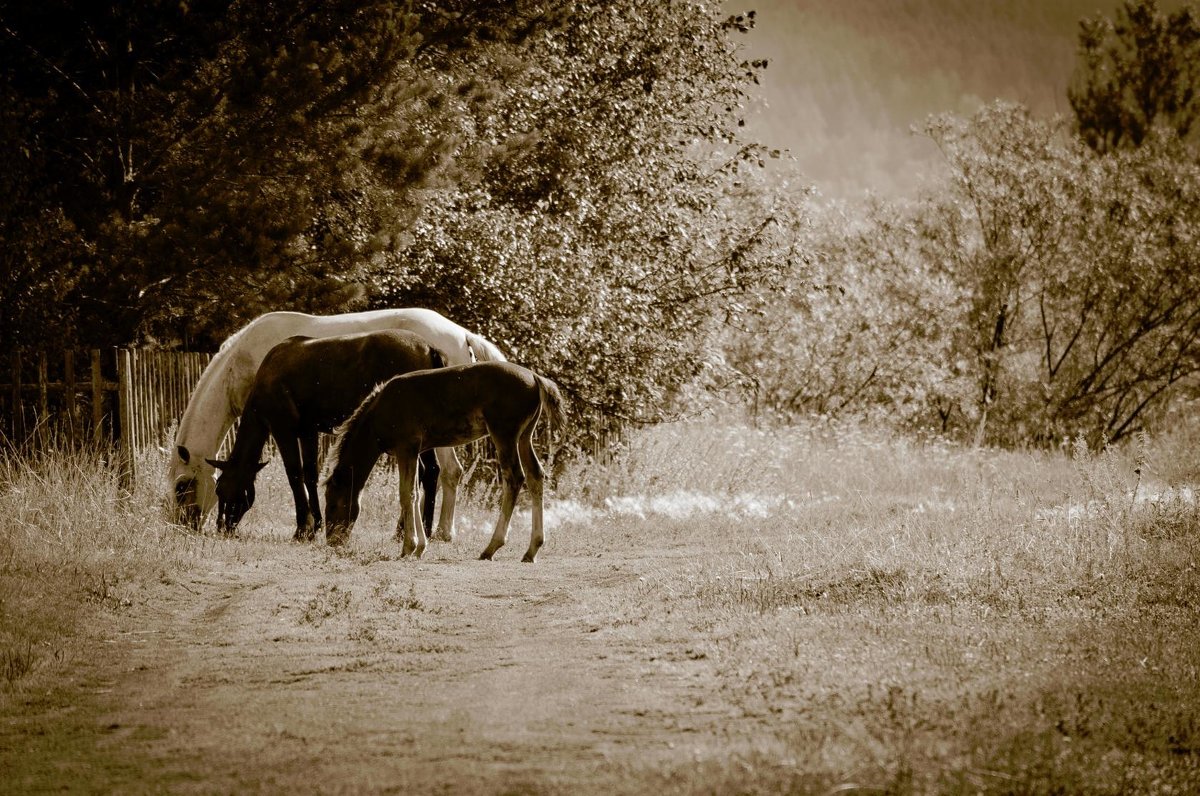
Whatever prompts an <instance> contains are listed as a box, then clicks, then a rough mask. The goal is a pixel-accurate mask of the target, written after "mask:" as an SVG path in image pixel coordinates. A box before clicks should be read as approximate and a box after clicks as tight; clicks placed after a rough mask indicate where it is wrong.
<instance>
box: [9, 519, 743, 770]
mask: <svg viewBox="0 0 1200 796" xmlns="http://www.w3.org/2000/svg"><path fill="white" fill-rule="evenodd" d="M525 541H526V540H525V538H524V537H523V536H522V533H521V532H520V531H517V532H516V533H515V535H514V537H513V538H510V542H509V546H508V547H506V548H505V549H504V550H503V551H502V552H501V554H500V555H499V556H498V560H497V561H495V562H480V561H477V560H475V556H476V555H477V554H478V550H476V549H475V547H476V544H475V540H471V539H468V540H461V539H460V540H459V541H456V542H455V543H453V544H442V543H438V544H435V545H433V546H432V547H431V548H430V550H429V552H428V553H427V554H426V558H425V559H424V560H423V561H420V562H415V561H411V560H398V559H396V558H395V556H397V555H398V553H399V547H398V545H395V544H393V543H390V542H388V541H386V540H383V541H380V542H378V543H377V544H376V543H371V544H367V545H363V544H356V545H354V546H352V548H351V549H350V550H349V552H348V553H343V554H336V555H335V554H333V553H332V552H330V551H329V550H328V549H327V548H324V547H322V546H302V545H296V544H292V543H290V542H285V541H280V540H270V541H259V542H239V541H231V542H224V541H221V542H215V543H213V545H214V548H213V549H212V550H211V551H209V552H208V553H206V555H205V556H204V557H203V559H202V560H201V561H200V562H199V563H197V564H196V566H195V567H194V568H193V569H192V570H191V571H189V572H187V573H186V574H183V575H178V576H175V575H167V576H164V578H163V582H162V583H161V584H156V585H155V586H154V587H153V588H151V589H149V590H137V591H131V590H126V591H122V590H121V589H120V588H117V589H116V590H114V593H113V595H111V597H110V602H114V603H115V604H117V605H118V608H117V609H116V610H105V611H102V612H101V616H100V618H99V619H98V620H97V624H96V626H94V627H92V628H90V629H89V631H88V633H87V634H86V636H85V637H84V638H83V639H81V640H80V642H79V644H78V645H76V646H75V647H73V648H72V650H71V651H70V652H69V653H68V656H69V658H70V659H69V660H68V661H67V662H66V664H65V665H64V669H65V671H66V672H67V674H68V676H67V677H66V679H65V682H64V683H63V684H62V685H61V686H59V687H56V688H55V689H54V690H51V691H49V692H42V693H31V694H27V695H26V697H25V700H24V704H23V705H22V706H20V708H19V710H18V711H17V714H18V715H15V716H11V717H8V718H6V719H5V721H4V726H3V730H0V742H2V743H0V745H2V746H3V747H6V749H5V751H4V754H3V758H2V759H4V760H7V762H8V765H9V767H10V770H9V772H8V773H7V774H4V777H3V778H4V779H7V780H8V782H9V784H10V786H12V787H13V788H14V789H15V790H18V791H20V792H38V791H60V790H66V791H69V792H70V791H78V792H89V791H93V792H112V791H120V792H142V791H146V792H148V791H163V790H171V791H175V792H222V793H233V792H239V793H240V792H406V793H428V792H434V793H437V792H445V793H475V792H478V793H558V792H561V793H611V792H622V791H625V792H643V791H644V790H645V789H646V788H647V787H648V786H649V785H651V784H652V783H655V782H658V783H660V784H667V783H669V781H670V777H671V775H672V772H673V771H677V770H680V769H681V768H682V767H687V766H689V765H692V764H693V763H695V762H698V761H699V760H701V759H703V758H707V757H710V756H712V755H719V756H722V757H725V756H727V755H728V754H730V752H731V750H732V749H733V748H736V747H737V746H738V745H740V744H741V743H742V742H744V741H749V739H751V738H752V736H753V734H754V729H755V721H754V719H753V718H750V717H746V716H734V715H732V714H734V713H736V712H737V711H734V710H733V709H732V707H731V706H730V705H727V704H723V703H722V701H721V699H720V697H719V694H717V693H715V691H716V689H714V677H715V676H716V675H715V673H714V671H713V662H712V660H711V657H710V656H709V655H708V654H707V653H706V650H705V647H704V644H703V641H699V642H698V640H697V637H696V635H695V634H694V632H693V631H692V630H691V629H690V628H688V627H687V625H686V622H682V621H679V622H677V621H675V620H674V619H673V618H672V613H671V611H670V610H669V607H667V608H665V609H664V607H663V606H662V605H656V606H654V610H652V611H651V610H648V609H647V607H646V606H645V605H644V602H645V597H646V593H647V590H646V588H645V585H646V579H647V578H653V577H655V576H656V573H659V572H662V571H663V569H664V568H673V567H676V566H683V565H685V564H686V561H687V559H686V555H687V551H686V549H685V548H684V547H683V546H682V545H671V544H667V545H665V546H661V547H657V548H654V549H652V550H651V551H650V552H646V551H645V550H644V549H641V548H635V547H633V546H631V548H632V549H631V552H630V553H628V554H621V553H619V552H615V551H619V550H620V549H621V548H622V547H623V546H625V542H626V541H629V542H632V541H633V540H632V539H629V540H621V539H614V538H611V535H610V538H608V539H607V540H606V543H601V544H599V545H598V546H592V545H588V544H582V543H581V544H567V545H551V546H550V547H548V548H547V549H546V550H545V551H544V552H543V554H542V556H541V560H540V561H539V563H538V564H536V565H532V566H531V565H522V564H521V563H520V562H519V557H520V551H521V550H523V549H524V546H525ZM556 547H557V548H558V549H555V548H556ZM639 549H640V550H641V551H640V552H637V550H639ZM655 599H656V600H661V598H660V597H656V598H655ZM739 739H741V740H739ZM731 743H732V747H731ZM0 773H3V772H0Z"/></svg>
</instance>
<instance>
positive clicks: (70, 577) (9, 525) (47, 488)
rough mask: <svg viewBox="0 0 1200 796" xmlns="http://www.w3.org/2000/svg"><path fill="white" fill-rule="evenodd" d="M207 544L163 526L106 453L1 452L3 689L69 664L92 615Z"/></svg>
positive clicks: (152, 493) (150, 491)
mask: <svg viewBox="0 0 1200 796" xmlns="http://www.w3.org/2000/svg"><path fill="white" fill-rule="evenodd" d="M201 543H202V541H201V540H199V539H197V538H195V537H192V536H189V535H187V534H185V533H183V532H182V531H181V530H180V529H178V528H176V527H174V526H171V525H169V524H168V523H167V522H166V521H165V515H164V512H163V504H162V494H161V492H160V491H158V490H156V489H154V488H153V486H152V485H151V484H144V485H142V486H140V487H138V488H137V489H136V490H134V492H133V493H132V494H130V493H127V492H126V491H125V490H123V489H122V488H121V485H120V479H119V478H118V475H117V470H116V468H115V467H113V466H112V465H111V463H110V462H109V454H108V452H107V451H102V450H98V449H92V448H82V449H81V448H76V447H71V446H67V445H51V446H50V447H49V448H47V449H46V450H44V451H42V452H40V453H37V454H34V455H32V456H18V455H16V454H15V453H14V452H13V451H11V450H4V451H0V687H3V686H5V685H8V686H11V685H13V684H15V683H17V682H18V681H19V680H21V679H22V678H24V677H25V676H27V675H29V674H31V673H34V672H36V671H37V670H38V669H40V668H44V667H45V665H46V664H48V663H50V664H52V663H53V662H54V661H55V660H61V659H62V658H63V657H64V655H66V650H67V648H68V647H69V641H70V637H71V636H72V634H73V632H74V630H75V628H76V625H77V623H78V622H79V621H80V620H81V618H82V617H85V616H86V615H87V612H88V611H89V610H90V609H92V608H95V607H97V606H102V607H107V608H113V607H117V608H119V607H121V605H122V604H123V603H128V601H129V599H130V597H129V595H130V594H132V593H134V592H136V590H137V588H138V586H139V585H140V584H143V583H145V582H147V581H148V580H153V579H156V578H162V577H170V576H171V573H174V572H177V571H178V570H180V569H181V568H183V567H186V566H187V565H188V563H189V562H190V561H192V560H194V559H195V556H196V554H197V552H198V551H199V550H200V546H201Z"/></svg>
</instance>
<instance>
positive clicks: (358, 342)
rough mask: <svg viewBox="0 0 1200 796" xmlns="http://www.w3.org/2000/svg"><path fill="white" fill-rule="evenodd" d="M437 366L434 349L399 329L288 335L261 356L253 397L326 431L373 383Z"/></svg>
mask: <svg viewBox="0 0 1200 796" xmlns="http://www.w3.org/2000/svg"><path fill="white" fill-rule="evenodd" d="M442 364H443V360H442V357H441V355H440V353H439V352H438V351H437V349H435V348H433V347H432V346H431V345H429V344H428V343H427V342H425V340H424V339H423V338H421V337H420V336H419V335H417V334H415V333H413V332H407V331H402V330H396V329H391V330H387V331H378V332H362V333H358V334H350V335H342V336H339V337H322V338H313V337H303V336H296V337H290V338H288V339H287V340H285V341H283V342H282V343H280V344H279V345H277V346H275V347H274V348H272V349H271V351H270V352H269V353H268V354H267V356H266V358H265V359H263V363H262V365H261V366H260V368H259V372H258V377H257V379H256V381H255V387H254V392H255V396H254V397H255V398H256V399H258V400H260V401H262V402H265V403H266V404H270V405H269V406H263V407H262V408H263V409H265V410H267V411H273V412H277V413H278V412H282V413H284V414H286V415H288V416H290V417H291V419H292V420H293V421H294V422H297V423H298V424H299V425H300V426H305V427H316V428H320V429H321V430H332V429H333V427H334V426H336V425H337V424H338V423H341V422H342V421H343V420H345V419H346V418H347V417H349V416H350V414H351V413H352V412H353V411H354V409H355V408H356V407H357V406H358V405H359V403H360V402H361V401H362V400H363V398H364V397H366V395H367V394H369V393H370V392H371V391H372V390H373V389H375V387H376V385H378V384H381V383H383V382H386V381H387V380H388V379H390V378H392V377H393V376H396V375H397V374H400V373H410V372H412V371H415V370H423V369H427V368H436V367H441V365H442Z"/></svg>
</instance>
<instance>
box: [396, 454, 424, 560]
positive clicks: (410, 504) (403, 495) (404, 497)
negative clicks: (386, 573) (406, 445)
mask: <svg viewBox="0 0 1200 796" xmlns="http://www.w3.org/2000/svg"><path fill="white" fill-rule="evenodd" d="M396 462H397V466H398V469H399V477H400V520H399V522H398V523H397V524H396V540H397V541H399V542H401V543H402V547H401V550H400V556H401V558H403V557H404V556H407V555H409V554H410V553H411V554H413V555H414V556H415V557H416V558H420V557H421V555H422V554H423V553H424V552H425V529H424V528H422V527H421V524H420V523H421V521H420V519H418V516H417V512H416V491H417V490H416V486H417V454H416V453H415V452H413V453H411V454H409V453H407V452H406V453H400V454H398V455H397V456H396Z"/></svg>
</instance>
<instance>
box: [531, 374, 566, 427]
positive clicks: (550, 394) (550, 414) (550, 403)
mask: <svg viewBox="0 0 1200 796" xmlns="http://www.w3.org/2000/svg"><path fill="white" fill-rule="evenodd" d="M533 377H534V378H535V379H537V385H538V394H539V395H540V397H541V401H542V410H543V411H544V412H545V413H546V420H547V422H548V423H549V424H550V428H551V429H555V428H560V429H561V428H562V427H563V425H565V424H566V421H567V410H566V401H565V400H564V399H563V396H562V392H561V391H560V390H559V389H558V385H557V384H555V383H554V382H552V381H550V379H547V378H546V377H545V376H539V375H538V374H536V373H535V374H533Z"/></svg>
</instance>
